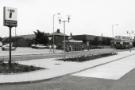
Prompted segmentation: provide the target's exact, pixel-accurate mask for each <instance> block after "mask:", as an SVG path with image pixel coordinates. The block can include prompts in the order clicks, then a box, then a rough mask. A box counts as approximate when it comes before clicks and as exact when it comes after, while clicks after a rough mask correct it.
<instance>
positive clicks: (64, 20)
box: [59, 16, 70, 59]
mask: <svg viewBox="0 0 135 90" xmlns="http://www.w3.org/2000/svg"><path fill="white" fill-rule="evenodd" d="M69 21H70V16H68V17H67V18H66V19H62V18H60V19H59V23H60V24H61V22H62V23H63V29H64V44H63V49H64V59H65V58H66V52H65V49H66V47H65V44H66V42H65V23H66V22H68V23H69Z"/></svg>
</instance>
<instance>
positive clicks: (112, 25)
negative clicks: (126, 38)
mask: <svg viewBox="0 0 135 90" xmlns="http://www.w3.org/2000/svg"><path fill="white" fill-rule="evenodd" d="M112 37H114V32H113V25H112Z"/></svg>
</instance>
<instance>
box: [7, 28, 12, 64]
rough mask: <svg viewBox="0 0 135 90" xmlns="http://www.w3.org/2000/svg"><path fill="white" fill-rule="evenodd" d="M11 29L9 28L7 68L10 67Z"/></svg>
mask: <svg viewBox="0 0 135 90" xmlns="http://www.w3.org/2000/svg"><path fill="white" fill-rule="evenodd" d="M11 28H12V27H9V61H8V64H9V67H11Z"/></svg>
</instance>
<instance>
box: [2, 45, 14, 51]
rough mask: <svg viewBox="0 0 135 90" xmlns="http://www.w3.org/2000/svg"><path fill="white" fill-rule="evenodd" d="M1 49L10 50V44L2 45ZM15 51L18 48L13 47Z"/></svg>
mask: <svg viewBox="0 0 135 90" xmlns="http://www.w3.org/2000/svg"><path fill="white" fill-rule="evenodd" d="M1 49H2V50H3V51H7V50H9V44H5V45H2V47H1ZM15 49H16V47H13V46H12V45H11V50H15Z"/></svg>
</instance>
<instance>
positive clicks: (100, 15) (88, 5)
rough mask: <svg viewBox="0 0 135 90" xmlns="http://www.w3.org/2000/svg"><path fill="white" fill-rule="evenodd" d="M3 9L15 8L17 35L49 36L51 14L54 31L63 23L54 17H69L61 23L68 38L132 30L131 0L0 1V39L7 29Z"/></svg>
mask: <svg viewBox="0 0 135 90" xmlns="http://www.w3.org/2000/svg"><path fill="white" fill-rule="evenodd" d="M4 6H7V7H14V8H17V21H18V26H17V28H16V33H17V35H27V34H33V31H36V30H37V29H38V30H40V31H43V32H46V33H52V32H53V15H55V19H54V28H55V31H56V30H57V28H60V30H61V32H63V31H64V30H63V23H61V24H59V22H58V18H62V19H63V20H67V15H70V18H71V19H70V22H69V23H68V22H66V24H65V32H66V34H68V35H69V34H70V33H72V34H73V35H79V34H89V35H97V36H101V35H103V36H109V37H112V36H115V35H127V33H126V32H127V30H128V31H129V32H133V31H135V0H0V13H1V14H0V37H5V36H8V35H9V28H8V27H6V26H3V7H4ZM57 13H60V15H57ZM12 35H13V36H14V35H15V28H12ZM132 35H133V34H132Z"/></svg>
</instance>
